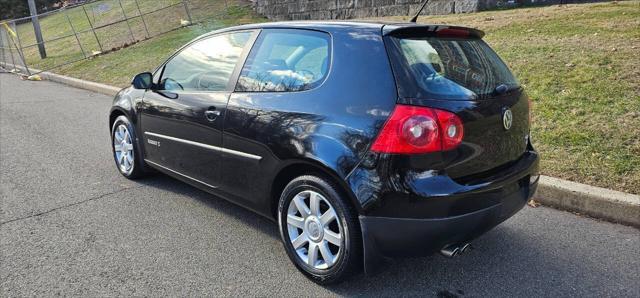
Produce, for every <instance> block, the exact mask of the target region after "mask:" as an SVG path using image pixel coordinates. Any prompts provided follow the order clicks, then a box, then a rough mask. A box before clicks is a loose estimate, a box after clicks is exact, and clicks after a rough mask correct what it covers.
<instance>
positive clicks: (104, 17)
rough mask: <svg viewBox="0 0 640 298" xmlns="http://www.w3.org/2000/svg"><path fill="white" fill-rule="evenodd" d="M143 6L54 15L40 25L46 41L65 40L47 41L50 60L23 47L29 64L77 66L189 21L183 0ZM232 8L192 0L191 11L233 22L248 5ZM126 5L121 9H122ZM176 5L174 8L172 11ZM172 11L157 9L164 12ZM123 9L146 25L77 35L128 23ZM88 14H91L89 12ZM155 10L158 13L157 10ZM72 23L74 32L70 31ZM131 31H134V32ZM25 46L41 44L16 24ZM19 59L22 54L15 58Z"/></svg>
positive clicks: (107, 1) (125, 1)
mask: <svg viewBox="0 0 640 298" xmlns="http://www.w3.org/2000/svg"><path fill="white" fill-rule="evenodd" d="M137 2H138V6H139V9H138V6H137V5H136V2H135V1H133V0H121V1H118V0H101V1H97V2H93V3H90V4H87V5H85V6H84V9H83V8H82V7H76V8H71V9H67V10H66V11H60V12H58V13H55V14H51V15H48V16H45V17H42V18H41V19H40V27H41V28H42V35H43V38H44V40H45V41H47V40H53V39H57V38H58V37H64V38H62V39H59V40H55V41H50V42H46V49H47V58H46V59H41V58H40V55H39V53H38V48H37V47H36V46H32V47H28V48H26V49H24V55H25V60H26V61H27V64H28V65H29V67H31V68H36V69H49V68H51V67H54V66H57V65H61V64H64V63H68V62H72V61H75V60H78V59H82V58H84V54H83V50H84V52H85V53H86V55H89V56H90V55H91V54H92V52H94V51H100V50H101V48H102V51H104V52H106V51H110V50H114V49H117V48H120V47H122V46H123V45H125V44H126V45H128V44H132V43H135V42H136V41H139V40H144V39H146V38H147V37H148V36H156V35H158V34H160V33H163V32H167V31H170V30H173V29H176V28H179V27H181V21H182V20H188V16H187V14H186V11H185V8H184V6H183V5H182V4H181V0H138V1H137ZM226 2H227V4H228V5H229V10H228V11H225V8H226V5H225V0H189V8H190V12H191V16H192V19H193V20H194V22H197V21H203V20H204V21H205V22H211V21H212V20H216V19H219V18H221V17H218V15H219V14H223V13H226V14H228V16H226V17H224V18H229V16H233V14H234V13H237V11H238V8H237V7H238V5H246V4H247V2H245V1H240V0H227V1H226ZM120 3H121V4H122V8H121V7H120ZM169 6H171V7H169ZM163 7H168V8H166V9H162V10H159V11H156V10H158V9H160V8H163ZM123 9H124V11H125V13H126V15H127V16H128V17H129V18H131V17H135V16H138V15H140V13H142V14H146V13H150V14H147V15H145V16H144V20H145V23H146V29H145V23H143V22H142V19H141V18H133V19H131V20H129V22H128V24H127V22H120V23H117V24H114V25H111V26H108V27H104V28H101V29H97V30H96V35H97V37H98V40H99V43H98V41H96V35H94V34H93V32H91V31H88V32H84V33H80V34H78V36H77V37H78V40H79V41H80V45H81V46H82V48H81V47H80V45H79V44H78V40H77V39H76V36H75V35H74V34H73V32H74V30H73V29H75V31H76V32H82V31H86V30H89V29H90V28H91V25H93V27H94V28H96V27H99V26H101V25H106V24H109V23H113V22H117V21H119V20H124V16H123ZM85 11H86V12H87V13H86V14H85ZM154 11H155V12H154ZM70 23H71V24H73V29H72V27H71V25H70ZM129 27H131V31H129ZM17 32H18V34H19V36H20V43H21V44H22V46H25V47H26V46H28V45H32V44H35V43H36V39H35V34H34V31H33V26H32V24H31V23H24V24H20V25H18V26H17ZM16 58H17V56H16Z"/></svg>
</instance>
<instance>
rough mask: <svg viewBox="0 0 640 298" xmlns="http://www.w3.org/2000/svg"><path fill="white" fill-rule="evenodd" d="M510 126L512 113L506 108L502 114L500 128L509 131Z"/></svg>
mask: <svg viewBox="0 0 640 298" xmlns="http://www.w3.org/2000/svg"><path fill="white" fill-rule="evenodd" d="M512 124H513V113H511V110H510V109H508V108H506V109H504V111H503V112H502V126H504V129H505V130H509V129H510V128H511V125H512Z"/></svg>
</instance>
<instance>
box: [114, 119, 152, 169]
mask: <svg viewBox="0 0 640 298" xmlns="http://www.w3.org/2000/svg"><path fill="white" fill-rule="evenodd" d="M123 127H124V128H125V131H126V133H128V140H129V141H128V142H127V143H128V144H127V146H129V145H130V146H131V147H130V148H131V150H130V151H128V152H127V154H126V155H127V156H129V155H130V159H127V161H129V160H131V159H132V162H127V163H126V164H127V165H130V167H129V166H127V165H124V166H123V165H122V164H121V161H122V158H121V156H122V154H123V153H122V151H120V154H118V152H117V151H118V150H117V149H116V146H117V145H120V148H124V146H122V143H121V142H120V144H117V143H119V141H121V140H122V132H123V130H122V128H123ZM116 133H117V135H116ZM126 149H129V148H126ZM111 150H112V153H113V160H114V161H115V163H116V168H117V169H118V171H119V172H120V174H122V176H124V177H126V178H127V179H132V180H133V179H138V178H142V177H144V176H145V173H146V165H145V163H144V161H143V160H141V159H140V158H138V157H139V156H140V155H139V154H138V153H139V152H140V151H139V150H140V148H139V146H138V142H137V136H136V131H135V129H134V127H133V125H131V122H130V121H129V119H128V118H127V117H126V116H118V118H116V120H115V121H114V122H113V125H112V126H111Z"/></svg>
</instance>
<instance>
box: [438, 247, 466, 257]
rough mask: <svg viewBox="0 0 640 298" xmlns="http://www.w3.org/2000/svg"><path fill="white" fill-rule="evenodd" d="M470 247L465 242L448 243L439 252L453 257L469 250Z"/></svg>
mask: <svg viewBox="0 0 640 298" xmlns="http://www.w3.org/2000/svg"><path fill="white" fill-rule="evenodd" d="M470 248H471V244H470V243H465V244H463V245H448V246H445V247H444V248H443V249H441V250H440V254H441V255H443V256H445V257H447V258H453V257H457V256H459V255H461V254H462V253H464V252H465V251H467V250H469V249H470Z"/></svg>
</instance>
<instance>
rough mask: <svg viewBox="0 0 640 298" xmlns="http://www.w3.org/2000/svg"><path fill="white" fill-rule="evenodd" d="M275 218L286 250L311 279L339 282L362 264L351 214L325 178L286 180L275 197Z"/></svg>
mask: <svg viewBox="0 0 640 298" xmlns="http://www.w3.org/2000/svg"><path fill="white" fill-rule="evenodd" d="M278 223H279V227H280V236H281V238H282V241H283V243H284V247H285V250H286V252H287V255H289V258H290V259H291V261H293V263H294V264H295V265H296V267H297V268H298V269H299V270H300V271H301V272H302V273H304V274H305V275H306V276H307V277H309V278H310V279H312V280H313V281H315V282H317V283H320V284H329V283H335V282H341V281H344V280H345V279H347V278H348V277H350V275H352V274H355V273H357V272H358V271H360V269H361V268H362V265H361V264H362V236H361V231H360V226H359V223H358V217H357V214H356V212H355V210H353V208H352V207H351V205H350V204H349V203H348V202H347V201H346V198H344V196H342V195H341V194H340V192H339V191H338V188H337V187H336V186H335V185H334V184H332V183H331V182H329V181H328V180H326V179H323V178H320V177H317V176H301V177H298V178H296V179H294V180H292V181H291V182H290V183H289V184H288V185H287V186H286V187H285V190H284V191H283V193H282V196H281V197H280V202H279V204H278Z"/></svg>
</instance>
